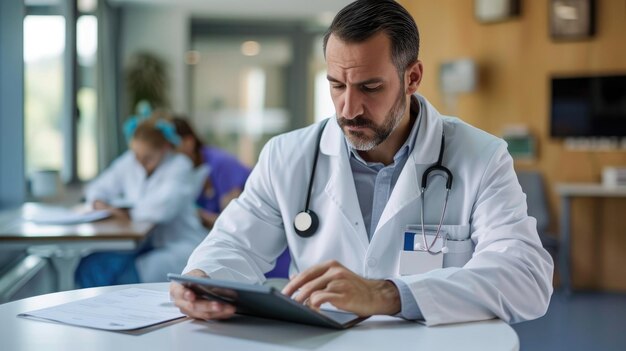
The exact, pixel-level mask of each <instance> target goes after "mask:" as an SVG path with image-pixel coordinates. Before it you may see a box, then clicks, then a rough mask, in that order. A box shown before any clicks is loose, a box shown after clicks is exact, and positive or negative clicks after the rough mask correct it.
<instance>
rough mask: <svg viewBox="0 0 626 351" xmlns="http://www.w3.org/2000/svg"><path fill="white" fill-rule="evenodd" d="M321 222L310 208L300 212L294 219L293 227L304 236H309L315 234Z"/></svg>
mask: <svg viewBox="0 0 626 351" xmlns="http://www.w3.org/2000/svg"><path fill="white" fill-rule="evenodd" d="M319 224H320V220H319V218H318V217H317V215H316V214H315V212H313V211H311V210H308V209H307V210H304V211H302V212H300V213H298V214H297V215H296V218H294V220H293V228H294V229H295V230H296V233H297V234H298V235H299V236H301V237H303V238H308V237H310V236H312V235H313V234H315V232H316V231H317V227H318V226H319Z"/></svg>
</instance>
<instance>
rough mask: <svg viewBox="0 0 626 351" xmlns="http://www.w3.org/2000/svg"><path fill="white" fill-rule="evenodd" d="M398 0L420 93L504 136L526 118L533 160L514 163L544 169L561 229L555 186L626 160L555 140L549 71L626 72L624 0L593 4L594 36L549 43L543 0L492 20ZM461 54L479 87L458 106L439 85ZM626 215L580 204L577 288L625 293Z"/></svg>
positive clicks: (443, 5) (596, 177) (455, 1)
mask: <svg viewBox="0 0 626 351" xmlns="http://www.w3.org/2000/svg"><path fill="white" fill-rule="evenodd" d="M400 2H401V3H402V4H403V5H404V6H406V8H407V9H408V10H409V11H410V12H411V14H412V15H413V16H414V18H415V20H416V22H417V24H418V27H419V29H420V34H421V36H422V45H421V54H420V56H421V60H422V61H423V62H424V65H425V72H426V74H425V77H424V81H423V83H422V86H421V88H420V92H421V93H422V94H424V95H425V96H426V97H427V98H428V99H430V101H431V102H432V103H433V104H434V105H435V106H438V107H439V108H440V111H441V112H443V113H451V112H456V113H457V114H458V115H459V116H460V117H461V118H462V119H464V120H465V121H467V122H469V123H471V124H474V125H475V126H477V127H480V128H482V129H485V130H487V131H489V132H491V133H493V134H496V135H501V131H502V128H503V127H504V126H506V125H507V124H525V125H527V126H528V128H529V129H530V130H531V131H532V133H533V134H534V135H535V136H536V137H537V138H538V142H539V143H538V151H539V154H538V158H537V160H536V161H533V162H526V163H523V164H522V163H517V164H516V167H517V168H519V169H536V170H540V171H541V172H542V173H543V174H544V176H545V177H546V180H547V184H546V185H547V187H548V191H549V195H550V209H551V218H552V221H551V222H552V227H553V228H554V229H555V230H556V229H558V228H557V224H558V211H559V199H558V196H557V194H556V192H555V184H556V183H559V182H599V181H600V177H601V172H602V168H603V167H604V166H607V165H617V166H626V152H624V151H614V152H600V151H589V152H581V151H570V150H566V149H565V148H564V145H563V142H562V141H561V140H556V139H551V138H550V137H549V132H550V131H549V77H550V76H551V75H554V74H593V73H607V72H608V73H613V72H626V0H604V1H596V3H597V10H598V11H597V26H596V35H595V36H594V37H593V38H591V39H589V40H584V41H577V42H555V41H553V40H551V38H550V34H549V28H548V3H549V1H547V0H532V1H521V3H522V14H521V16H520V17H518V18H515V19H512V20H508V21H505V22H501V23H494V24H481V23H479V22H478V21H477V20H476V19H475V17H474V14H473V13H474V12H473V6H474V1H472V0H438V1H432V0H402V1H400ZM463 57H470V58H473V59H474V60H476V61H477V63H478V64H479V66H480V80H481V82H480V86H479V89H478V90H477V91H476V92H474V93H471V94H466V95H463V96H460V97H459V100H458V107H457V108H456V111H447V110H446V108H445V106H444V103H443V102H444V101H443V99H442V95H441V93H440V92H439V90H438V83H437V72H438V66H439V64H440V63H441V62H442V61H447V60H451V59H457V58H463ZM599 209H601V210H599ZM609 214H610V215H609ZM625 215H626V199H620V200H610V201H609V200H604V201H603V200H576V201H574V209H573V217H574V220H573V222H572V226H573V228H574V232H573V241H574V247H573V250H572V251H573V254H574V267H573V268H574V284H575V286H578V287H596V288H606V289H610V290H626V273H624V272H625V271H624V270H623V269H622V267H625V266H626V254H624V253H625V252H626V229H624V228H626V219H625V217H626V216H625ZM595 272H598V273H595Z"/></svg>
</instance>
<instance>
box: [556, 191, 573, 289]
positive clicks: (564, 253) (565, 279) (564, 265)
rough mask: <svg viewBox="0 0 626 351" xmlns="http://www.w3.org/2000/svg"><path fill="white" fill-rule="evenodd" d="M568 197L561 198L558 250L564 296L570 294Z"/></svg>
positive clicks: (569, 209) (569, 219) (569, 210)
mask: <svg viewBox="0 0 626 351" xmlns="http://www.w3.org/2000/svg"><path fill="white" fill-rule="evenodd" d="M570 212H571V208H570V197H569V196H567V195H563V196H561V240H560V241H561V242H560V248H559V270H560V273H561V274H560V276H561V287H562V289H563V291H564V292H565V293H566V294H570V293H571V292H572V283H571V271H570V269H571V258H570V254H571V239H570V234H571V233H570V228H571V218H570Z"/></svg>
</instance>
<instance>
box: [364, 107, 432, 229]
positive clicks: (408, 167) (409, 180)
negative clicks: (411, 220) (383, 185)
mask: <svg viewBox="0 0 626 351" xmlns="http://www.w3.org/2000/svg"><path fill="white" fill-rule="evenodd" d="M416 97H417V98H418V100H419V101H420V106H422V108H424V111H422V112H423V113H422V114H421V118H423V120H422V121H421V125H420V128H419V132H418V133H417V137H416V140H415V146H414V147H413V151H412V152H411V155H410V157H409V159H408V160H407V162H406V164H405V165H404V168H403V169H402V172H401V173H400V177H398V181H397V182H396V185H395V186H394V188H393V191H392V192H391V196H390V197H389V202H387V204H386V205H385V209H384V210H383V213H382V215H381V217H380V220H379V221H378V225H377V226H376V231H375V233H374V237H373V239H375V238H376V234H377V233H378V231H379V230H380V229H381V228H383V227H384V226H385V224H387V222H389V221H390V220H391V219H393V218H394V217H395V216H396V215H397V214H398V213H399V212H400V211H402V210H403V209H404V208H406V207H407V206H412V204H413V203H414V202H416V201H418V200H419V196H420V194H421V189H420V186H421V181H422V174H423V171H424V170H425V169H426V168H428V166H430V165H432V164H434V163H436V162H437V157H438V155H439V148H440V145H441V131H442V129H443V124H442V122H441V118H440V114H439V112H437V110H435V108H434V107H433V106H432V105H431V104H430V103H429V102H428V101H426V100H425V99H424V98H423V97H421V96H420V95H416ZM418 170H419V172H418ZM412 207H415V206H412ZM415 208H417V207H415Z"/></svg>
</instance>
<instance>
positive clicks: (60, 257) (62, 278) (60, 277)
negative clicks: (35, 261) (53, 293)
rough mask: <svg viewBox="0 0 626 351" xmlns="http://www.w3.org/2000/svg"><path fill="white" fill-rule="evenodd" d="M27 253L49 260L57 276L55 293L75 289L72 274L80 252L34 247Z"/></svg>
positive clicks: (59, 248)
mask: <svg viewBox="0 0 626 351" xmlns="http://www.w3.org/2000/svg"><path fill="white" fill-rule="evenodd" d="M28 253H30V254H34V255H37V256H39V257H45V258H47V259H49V260H50V262H51V263H52V267H53V268H54V270H55V272H56V275H57V291H65V290H73V289H75V284H74V272H75V271H76V267H78V264H79V263H80V259H81V258H82V256H83V255H82V252H81V250H74V249H64V248H62V247H57V246H35V247H31V248H29V249H28Z"/></svg>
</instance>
